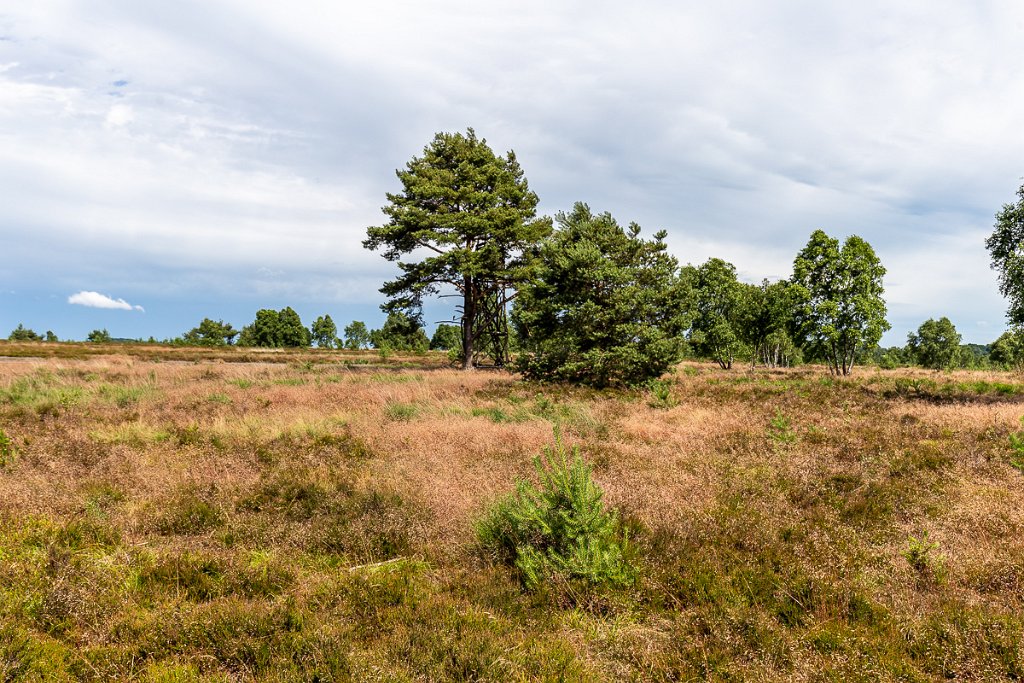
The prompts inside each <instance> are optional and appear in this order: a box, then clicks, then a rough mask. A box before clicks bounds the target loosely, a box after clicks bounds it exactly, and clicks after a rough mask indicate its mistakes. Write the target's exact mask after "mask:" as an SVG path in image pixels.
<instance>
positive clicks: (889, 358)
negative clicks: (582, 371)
mask: <svg viewBox="0 0 1024 683" xmlns="http://www.w3.org/2000/svg"><path fill="white" fill-rule="evenodd" d="M725 265H726V266H727V265H728V264H725ZM714 267H716V268H721V267H722V266H721V264H716V265H715V266H714ZM779 284H780V283H774V285H772V284H767V283H765V284H762V285H761V287H760V288H759V289H760V290H761V292H762V293H765V292H769V291H770V290H771V288H772V287H778V286H779ZM747 287H753V286H752V285H747ZM748 291H751V292H752V290H748ZM767 296H769V297H770V296H771V295H770V294H768V295H767ZM755 301H756V299H755ZM753 318H754V317H753V316H750V315H749V311H748V315H747V316H746V317H745V320H747V321H748V323H747V324H748V325H749V324H750V323H749V321H750V320H752V319H753ZM737 331H738V332H739V338H742V339H750V338H751V337H753V336H754V335H756V333H757V328H756V327H753V328H751V327H746V328H745V327H744V326H743V325H740V326H738V328H737ZM719 334H720V335H726V336H727V333H724V332H722V331H719ZM764 336H765V338H766V341H763V342H762V343H760V344H750V343H749V342H746V341H739V342H738V343H734V344H732V346H731V349H732V356H731V363H730V361H729V360H728V359H726V358H725V357H724V354H722V353H721V352H719V350H718V349H717V347H714V346H712V345H710V344H709V343H708V342H707V341H706V338H704V339H702V338H701V337H700V336H697V335H694V334H693V333H692V332H691V334H690V340H689V343H687V345H686V348H685V350H684V357H686V358H689V359H693V360H707V361H711V362H715V363H718V364H719V365H720V366H723V367H728V366H736V365H741V364H742V365H749V366H763V367H792V366H796V365H801V364H804V363H825V362H827V361H826V359H824V358H822V357H820V356H819V355H816V354H814V353H813V352H810V353H806V352H805V350H804V349H803V348H801V347H799V346H796V345H794V344H793V342H792V340H791V339H790V338H789V337H788V336H787V335H784V334H779V333H775V334H771V333H770V334H768V335H764ZM7 338H8V340H9V341H14V342H18V341H20V342H26V341H27V342H57V341H58V338H57V335H55V334H54V333H53V332H51V331H49V330H48V331H47V332H46V333H45V334H38V333H36V332H35V331H34V330H32V329H29V328H26V327H25V326H24V325H21V324H19V325H18V326H17V327H16V328H15V329H14V330H12V331H11V333H10V334H9V335H8V337H7ZM86 341H89V342H97V343H144V344H145V343H148V344H166V345H171V346H201V347H216V346H232V345H234V346H239V347H263V348H303V347H314V346H315V347H318V348H323V349H348V350H360V349H376V350H378V351H384V352H389V351H399V352H413V353H425V352H427V351H446V352H449V353H450V355H451V356H452V358H453V360H455V359H457V358H458V357H459V354H460V353H461V345H462V335H461V331H460V329H459V326H458V325H454V324H447V323H441V324H439V325H437V327H436V328H435V330H434V333H433V335H431V336H428V335H427V333H426V330H425V329H424V328H423V327H422V326H421V325H419V324H417V322H416V321H415V320H413V319H411V318H410V317H408V316H406V315H404V314H402V313H391V314H389V315H388V317H387V320H386V321H385V323H384V325H383V326H382V327H381V328H380V329H372V330H371V329H369V328H367V326H366V324H365V323H363V322H362V321H359V320H356V321H353V322H351V323H349V324H348V325H346V326H345V327H344V329H343V330H342V333H341V335H339V334H338V329H337V327H336V325H335V323H334V321H333V320H332V319H331V316H330V315H322V316H320V317H318V318H317V319H316V320H315V321H314V322H313V324H312V325H311V326H310V327H309V328H306V327H305V326H304V325H303V323H302V320H301V318H300V317H299V314H298V313H296V312H295V311H294V310H293V309H292V308H290V307H286V308H284V309H282V310H280V311H275V310H272V309H261V310H260V311H257V313H256V319H255V320H253V322H252V323H250V324H249V325H246V326H245V327H243V328H242V329H241V330H236V329H235V328H234V327H233V326H232V325H231V324H230V323H225V322H224V321H223V320H213V319H211V318H204V319H203V320H202V321H201V322H200V323H199V324H198V325H196V326H195V327H193V328H192V329H191V330H188V331H187V332H185V333H183V334H182V335H181V336H180V337H175V338H173V339H163V340H158V339H155V338H154V337H149V338H148V339H129V338H123V337H112V336H111V335H110V333H109V332H108V331H107V330H105V329H101V330H93V331H92V332H90V333H89V335H88V336H87V338H86ZM511 344H512V349H513V352H515V353H519V352H520V340H519V338H518V335H517V334H516V332H515V329H513V330H512V331H511ZM857 362H858V364H860V365H869V366H877V367H880V368H883V369H892V368H902V367H922V368H929V369H936V370H939V369H946V370H948V369H969V370H984V369H994V370H1021V369H1024V336H1022V335H1021V334H1019V333H1016V332H1013V331H1011V332H1006V333H1004V334H1002V335H1001V336H1000V337H999V338H998V339H997V340H996V341H994V342H992V343H991V344H961V343H960V335H959V334H958V333H957V332H956V328H955V326H954V325H953V323H952V322H950V321H949V319H948V318H940V319H939V320H937V321H936V320H927V321H925V322H924V323H923V324H922V325H921V326H920V327H919V328H918V330H917V332H912V333H910V334H909V335H908V340H907V344H906V345H905V346H889V347H881V346H875V347H874V348H871V349H869V350H867V351H865V352H864V353H863V354H861V355H860V356H859V357H858V360H857Z"/></svg>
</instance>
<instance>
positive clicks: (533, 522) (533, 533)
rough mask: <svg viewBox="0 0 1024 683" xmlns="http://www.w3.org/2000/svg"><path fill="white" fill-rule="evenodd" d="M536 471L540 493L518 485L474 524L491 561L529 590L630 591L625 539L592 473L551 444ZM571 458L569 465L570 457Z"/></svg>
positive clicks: (573, 454) (578, 459) (575, 450)
mask: <svg viewBox="0 0 1024 683" xmlns="http://www.w3.org/2000/svg"><path fill="white" fill-rule="evenodd" d="M544 454H545V458H543V459H542V458H541V457H537V458H536V459H535V460H534V466H535V468H536V470H537V478H538V479H539V480H540V487H539V488H538V487H536V486H534V485H533V484H531V483H530V482H527V481H519V482H517V484H516V492H515V493H514V494H511V495H509V496H508V497H506V498H505V499H503V500H500V501H499V502H497V503H496V504H495V505H494V506H493V507H491V509H490V510H489V511H488V512H487V513H486V515H485V516H484V517H483V519H481V520H480V521H479V522H478V523H477V525H476V534H477V539H478V540H479V542H480V544H481V546H482V547H483V549H484V550H485V551H486V552H487V553H488V554H489V555H491V557H492V558H493V559H495V560H496V561H498V562H501V563H503V564H507V565H510V566H513V567H515V568H516V569H517V570H518V572H519V575H520V578H521V580H522V582H523V584H524V586H526V587H527V588H528V589H534V588H537V587H539V586H540V585H541V584H542V583H543V582H545V581H554V582H556V583H557V582H560V581H561V582H581V583H584V584H590V585H618V586H622V585H628V584H630V583H632V581H633V569H632V567H631V566H630V565H629V563H628V562H627V560H626V551H627V541H628V539H627V538H626V537H625V535H624V534H623V533H622V532H621V529H620V525H619V522H618V517H617V515H616V514H615V512H614V511H611V512H609V511H607V510H605V507H604V503H603V501H602V498H603V497H604V492H603V491H602V490H601V487H600V486H598V485H597V484H596V483H594V481H593V479H591V476H590V475H591V468H590V467H589V466H588V465H587V464H586V463H584V462H583V459H582V458H581V457H580V454H579V448H578V447H573V448H572V449H571V452H570V450H569V449H567V448H566V447H565V446H563V444H562V442H561V439H560V438H556V440H555V445H554V447H553V448H545V449H544ZM570 455H571V458H570Z"/></svg>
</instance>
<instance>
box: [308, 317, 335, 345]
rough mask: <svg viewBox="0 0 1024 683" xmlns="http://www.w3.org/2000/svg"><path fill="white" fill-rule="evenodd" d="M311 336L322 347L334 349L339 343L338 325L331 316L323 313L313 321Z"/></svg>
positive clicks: (310, 329)
mask: <svg viewBox="0 0 1024 683" xmlns="http://www.w3.org/2000/svg"><path fill="white" fill-rule="evenodd" d="M309 331H310V338H311V339H312V341H313V342H314V343H315V344H316V345H317V346H319V347H320V348H321V349H333V348H336V347H337V346H338V345H339V344H338V326H337V325H335V324H334V321H333V320H331V316H329V315H322V316H320V317H319V318H317V319H316V320H315V321H313V326H312V327H310V328H309Z"/></svg>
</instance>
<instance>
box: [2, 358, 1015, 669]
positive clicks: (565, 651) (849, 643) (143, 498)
mask: <svg viewBox="0 0 1024 683" xmlns="http://www.w3.org/2000/svg"><path fill="white" fill-rule="evenodd" d="M62 347H63V351H62V350H61V349H62ZM29 352H35V355H37V356H41V355H49V354H54V355H55V356H56V355H60V354H63V355H64V356H65V357H48V358H29V357H28V356H29V355H30V353H29ZM0 356H21V357H19V358H18V359H16V360H8V361H6V362H0V430H2V431H3V434H4V435H5V436H6V437H8V441H9V443H10V447H9V448H8V449H7V450H8V451H10V452H7V453H5V452H0V463H2V465H0V529H2V531H0V678H2V679H3V680H43V679H50V678H52V679H55V680H59V679H62V678H65V679H75V680H78V679H100V678H142V679H143V680H199V679H204V680H205V679H209V680H234V679H246V680H248V679H259V680H291V679H294V680H309V679H312V678H314V677H315V676H319V677H320V679H321V680H330V679H352V680H373V679H381V680H446V679H460V680H476V679H486V680H495V679H507V678H512V679H517V680H519V679H557V678H562V679H567V680H594V679H599V680H614V679H632V680H694V679H697V680H745V679H751V680H808V681H812V680H840V679H842V680H844V681H849V680H865V681H866V680H923V681H927V680H941V679H944V678H948V677H954V678H962V679H967V680H999V679H1006V678H1017V679H1019V678H1020V677H1021V676H1024V650H1022V648H1024V646H1022V644H1021V640H1022V638H1024V623H1022V617H1021V614H1022V613H1024V505H1022V504H1021V491H1022V489H1024V473H1022V472H1021V471H1020V470H1019V469H1017V468H1015V467H1014V466H1012V464H1011V453H1010V447H1009V441H1008V437H1009V435H1010V434H1011V433H1013V432H1015V431H1017V430H1020V429H1021V424H1020V418H1021V416H1022V415H1024V405H1022V401H1024V386H1022V385H1021V384H1020V381H1019V378H1016V377H1014V376H1010V375H1004V374H999V373H965V372H958V373H952V374H945V375H942V374H936V373H925V372H916V371H890V372H886V371H875V370H871V369H865V370H863V371H861V372H860V373H859V374H857V375H856V376H855V377H854V378H852V379H848V380H845V379H844V380H839V379H833V378H830V377H828V376H826V375H824V374H822V372H821V371H820V370H818V369H813V368H811V369H800V370H792V371H760V370H759V371H747V370H734V371H732V372H724V371H718V370H716V369H713V368H711V367H710V366H707V365H700V364H693V363H690V364H685V365H683V366H681V367H680V368H679V369H678V371H677V373H676V374H675V375H674V376H673V377H672V378H671V380H672V383H673V385H672V399H673V400H672V401H671V403H670V404H668V405H666V406H663V407H658V405H657V403H656V402H654V401H652V400H651V397H650V396H649V395H647V394H646V393H645V392H619V393H617V392H606V393H597V392H593V391H585V390H577V389H570V388H565V387H550V386H542V385H532V384H525V383H523V382H521V381H519V380H518V379H516V378H515V377H513V376H510V375H505V374H496V373H490V372H477V373H471V374H465V373H460V372H457V371H454V370H448V369H444V368H443V367H441V365H442V363H441V362H440V361H439V360H438V359H436V358H435V357H433V356H431V357H428V358H426V359H424V358H415V357H409V358H400V359H391V365H382V364H381V363H380V361H379V359H378V358H377V357H376V356H375V355H373V354H368V353H365V354H350V353H329V352H305V353H302V352H296V353H277V354H260V353H259V352H252V351H246V352H241V351H239V350H235V349H229V350H220V351H206V350H201V351H195V350H188V349H170V348H167V349H164V348H161V347H150V346H120V345H113V346H105V347H104V346H93V345H75V346H70V347H66V346H65V345H47V344H36V345H25V344H23V345H12V344H7V345H3V346H0ZM403 366H404V367H403ZM556 427H557V428H558V429H559V430H560V431H561V432H562V434H563V435H564V438H565V440H566V441H567V442H569V443H570V444H578V445H580V447H581V450H582V452H583V454H584V456H585V457H586V459H587V460H588V461H589V462H590V463H591V464H592V465H593V466H594V471H595V477H596V478H597V480H598V481H599V482H600V483H601V484H602V485H603V487H604V489H605V491H606V500H607V502H608V503H609V504H611V505H613V506H615V507H617V508H619V509H620V511H621V512H622V513H623V515H624V517H625V518H626V519H627V521H628V523H629V524H630V526H631V528H632V529H633V538H634V553H635V558H634V561H635V562H636V563H637V565H638V567H639V568H640V575H641V580H640V582H639V584H638V585H637V586H635V587H634V588H632V589H629V590H624V591H620V592H617V593H615V594H613V595H609V596H604V597H603V598H602V599H601V600H599V601H597V602H594V603H591V604H589V605H588V606H585V607H576V608H568V607H565V606H564V605H561V604H560V603H556V602H552V601H551V599H549V597H545V595H542V594H532V593H525V592H523V591H522V590H521V589H520V588H519V586H518V585H517V584H516V583H515V581H514V579H513V578H512V577H510V576H509V575H508V574H507V573H506V572H505V571H504V570H502V569H500V568H496V567H491V566H489V565H487V564H486V563H485V562H483V561H482V560H481V559H480V557H479V554H478V553H477V551H476V548H475V545H474V543H475V542H474V536H473V531H472V525H473V522H474V521H475V520H476V519H477V518H478V517H479V516H480V514H481V513H482V511H483V510H484V508H485V507H486V506H487V505H488V504H489V503H490V502H491V501H493V500H494V499H496V498H497V497H498V496H500V495H502V494H504V493H505V492H507V491H508V490H509V489H510V488H511V487H512V485H513V482H514V480H515V479H516V478H517V477H528V476H531V473H532V465H531V461H532V458H533V457H534V455H536V454H537V453H538V452H540V450H541V448H542V447H543V446H544V445H545V444H547V443H550V442H551V440H552V435H553V430H554V429H555V428H556ZM925 532H927V539H928V541H929V542H931V543H936V544H937V545H935V546H932V547H929V548H926V549H925V550H924V551H923V555H922V556H921V559H920V561H918V562H917V563H916V564H915V563H914V562H911V561H910V560H908V553H909V550H910V549H909V544H910V543H911V542H910V540H909V539H910V537H911V536H914V537H917V538H920V537H922V535H923V534H924V533H925ZM353 567H355V569H352V568H353Z"/></svg>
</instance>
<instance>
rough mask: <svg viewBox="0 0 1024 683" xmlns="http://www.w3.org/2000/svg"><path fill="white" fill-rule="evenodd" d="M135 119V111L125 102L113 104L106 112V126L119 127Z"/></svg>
mask: <svg viewBox="0 0 1024 683" xmlns="http://www.w3.org/2000/svg"><path fill="white" fill-rule="evenodd" d="M134 120H135V112H134V111H133V110H132V108H131V107H129V106H128V105H126V104H115V105H114V106H113V107H111V108H110V111H108V112H107V126H109V127H111V128H119V127H120V126H126V125H128V124H129V123H131V122H132V121H134Z"/></svg>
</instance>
